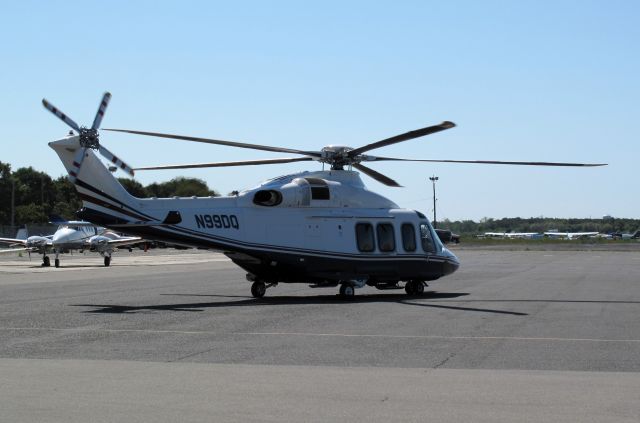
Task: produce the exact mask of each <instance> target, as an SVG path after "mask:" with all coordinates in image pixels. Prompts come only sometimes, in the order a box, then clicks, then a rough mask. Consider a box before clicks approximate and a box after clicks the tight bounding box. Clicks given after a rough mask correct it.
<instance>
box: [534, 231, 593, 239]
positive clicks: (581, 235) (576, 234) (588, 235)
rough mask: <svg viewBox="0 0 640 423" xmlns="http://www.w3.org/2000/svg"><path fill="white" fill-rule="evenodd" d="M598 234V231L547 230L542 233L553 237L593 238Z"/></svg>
mask: <svg viewBox="0 0 640 423" xmlns="http://www.w3.org/2000/svg"><path fill="white" fill-rule="evenodd" d="M598 235H599V232H558V231H548V232H545V233H544V236H546V237H549V238H554V239H568V240H571V239H579V238H594V237H596V236H598Z"/></svg>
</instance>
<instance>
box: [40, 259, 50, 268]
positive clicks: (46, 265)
mask: <svg viewBox="0 0 640 423" xmlns="http://www.w3.org/2000/svg"><path fill="white" fill-rule="evenodd" d="M49 266H51V260H50V259H49V256H44V257H42V267H49Z"/></svg>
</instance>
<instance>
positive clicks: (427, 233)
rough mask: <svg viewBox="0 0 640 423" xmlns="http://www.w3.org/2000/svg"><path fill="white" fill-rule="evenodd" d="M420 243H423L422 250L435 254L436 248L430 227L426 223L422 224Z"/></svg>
mask: <svg viewBox="0 0 640 423" xmlns="http://www.w3.org/2000/svg"><path fill="white" fill-rule="evenodd" d="M420 241H421V242H422V249H423V250H424V251H425V252H427V253H435V252H436V247H435V245H434V244H433V236H432V234H431V230H429V225H427V224H426V223H421V224H420Z"/></svg>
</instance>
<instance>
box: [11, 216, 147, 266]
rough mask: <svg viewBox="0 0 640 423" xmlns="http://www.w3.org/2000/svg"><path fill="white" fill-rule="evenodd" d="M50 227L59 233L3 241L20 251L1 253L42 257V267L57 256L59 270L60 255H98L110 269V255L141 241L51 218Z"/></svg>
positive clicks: (77, 223) (101, 228) (90, 225)
mask: <svg viewBox="0 0 640 423" xmlns="http://www.w3.org/2000/svg"><path fill="white" fill-rule="evenodd" d="M51 223H54V224H58V229H57V230H56V232H55V233H54V234H53V235H47V236H40V235H34V236H30V237H28V238H26V239H17V238H0V243H4V244H9V246H10V247H18V248H9V249H6V250H0V253H15V252H21V251H26V252H28V253H29V254H31V253H38V254H42V266H43V267H48V266H50V265H51V261H50V259H49V256H48V254H55V261H54V264H55V266H56V267H60V257H59V256H60V254H64V253H69V252H70V251H80V252H83V251H85V250H87V251H91V252H96V253H99V254H100V255H101V256H102V257H104V265H105V266H109V265H110V264H111V254H113V252H114V251H115V250H116V248H118V247H121V246H126V245H131V244H136V243H138V242H140V241H142V238H140V237H137V236H136V237H123V236H120V235H118V234H116V233H115V232H112V231H110V230H107V229H105V228H103V227H100V226H96V225H94V224H93V223H89V222H83V221H64V220H63V219H59V218H57V217H52V219H51Z"/></svg>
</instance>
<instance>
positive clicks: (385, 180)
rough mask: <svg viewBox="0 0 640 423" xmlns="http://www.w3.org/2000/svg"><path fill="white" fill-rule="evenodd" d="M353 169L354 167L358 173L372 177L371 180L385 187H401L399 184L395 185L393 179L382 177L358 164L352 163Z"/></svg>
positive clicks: (380, 174) (378, 173)
mask: <svg viewBox="0 0 640 423" xmlns="http://www.w3.org/2000/svg"><path fill="white" fill-rule="evenodd" d="M353 167H355V168H356V169H358V170H359V171H360V172H362V173H364V174H365V175H369V176H370V177H372V178H373V179H375V180H376V181H378V182H381V183H383V184H385V185H388V186H390V187H401V186H402V185H400V184H399V183H397V182H396V181H394V180H393V179H391V178H389V177H388V176H385V175H383V174H382V173H380V172H376V171H375V170H373V169H371V168H368V167H366V166H364V165H362V164H360V163H354V164H353Z"/></svg>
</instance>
